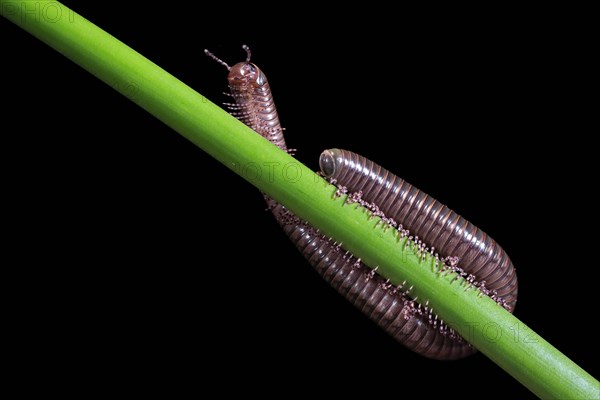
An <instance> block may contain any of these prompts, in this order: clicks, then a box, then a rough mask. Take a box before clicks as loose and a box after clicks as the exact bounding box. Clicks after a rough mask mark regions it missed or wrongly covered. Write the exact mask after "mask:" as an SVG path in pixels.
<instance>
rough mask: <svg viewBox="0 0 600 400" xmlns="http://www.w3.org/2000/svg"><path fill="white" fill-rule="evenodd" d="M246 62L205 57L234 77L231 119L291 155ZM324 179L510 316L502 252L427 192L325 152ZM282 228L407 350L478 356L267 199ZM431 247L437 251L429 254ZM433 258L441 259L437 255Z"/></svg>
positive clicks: (258, 76)
mask: <svg viewBox="0 0 600 400" xmlns="http://www.w3.org/2000/svg"><path fill="white" fill-rule="evenodd" d="M242 47H243V49H244V50H245V51H246V54H247V57H246V60H245V61H243V62H240V63H237V64H235V65H234V66H232V67H230V66H229V65H228V64H226V63H225V62H223V61H222V60H220V59H219V58H217V57H215V56H214V55H213V54H212V53H210V52H209V51H208V50H205V53H206V54H207V55H208V56H210V57H211V58H213V59H214V60H216V61H217V62H219V63H220V64H222V65H223V66H225V67H226V68H227V69H228V70H229V75H228V77H227V79H228V82H229V89H230V92H231V93H230V95H231V97H232V98H233V100H234V103H231V104H226V105H227V106H228V107H229V109H230V111H231V113H232V114H233V115H234V116H236V117H237V118H238V119H240V120H241V121H242V122H244V123H245V124H246V125H248V126H249V127H250V128H251V129H253V130H254V131H256V132H257V133H258V134H260V135H261V136H263V137H265V138H266V139H268V140H270V141H271V142H272V143H274V144H275V145H277V146H278V147H280V148H281V149H282V150H284V151H288V150H287V146H286V143H285V139H284V136H283V129H282V128H281V125H280V122H279V117H278V114H277V110H276V108H275V103H274V102H273V96H272V94H271V89H270V86H269V83H268V81H267V78H266V76H265V75H264V73H263V72H262V71H261V70H260V69H259V68H258V67H257V66H256V65H255V64H253V63H251V62H250V57H251V54H250V49H249V48H248V47H247V46H245V45H244V46H242ZM319 165H320V168H321V173H322V174H323V175H324V176H325V177H327V178H328V179H330V181H331V182H332V183H335V184H337V186H338V194H349V197H348V198H349V199H351V201H354V202H359V203H360V204H362V205H365V206H367V207H370V210H371V212H372V213H374V214H375V215H376V216H379V217H381V218H382V219H383V220H384V221H386V223H387V224H388V225H390V226H392V227H393V228H394V229H398V231H399V232H401V234H402V236H403V237H404V236H408V237H409V239H410V240H413V241H414V242H415V245H416V246H417V248H419V249H422V251H424V252H431V253H432V254H435V257H436V258H437V259H438V260H439V262H440V263H442V264H444V263H445V264H446V266H447V267H448V268H450V269H452V270H453V271H456V272H458V273H459V274H460V275H461V276H463V277H465V278H466V280H467V281H468V282H470V283H472V284H474V285H475V286H477V287H478V288H479V289H480V290H481V291H482V292H483V293H485V294H487V295H490V296H491V297H492V298H493V299H494V300H496V301H497V302H498V303H499V304H501V305H502V306H504V307H505V308H506V309H507V310H509V311H511V312H512V311H513V310H514V307H515V304H516V299H517V277H516V273H515V269H514V267H513V265H512V263H511V261H510V259H509V258H508V256H507V254H506V253H505V252H504V250H503V249H502V248H501V247H500V246H499V245H498V244H497V243H496V242H495V241H494V240H493V239H492V238H490V237H489V236H487V235H486V234H485V233H484V232H483V231H481V230H480V229H478V228H477V227H476V226H474V225H473V224H471V223H470V222H468V221H467V220H465V219H464V218H462V217H461V216H460V215H458V214H457V213H455V212H454V211H452V210H450V209H449V208H448V207H446V206H445V205H443V204H441V203H440V202H438V201H437V200H435V199H434V198H432V197H431V196H429V195H427V194H426V193H423V192H421V191H420V190H418V189H417V188H415V187H414V186H412V185H410V184H408V183H407V182H405V181H404V180H402V179H401V178H399V177H397V176H395V175H394V174H392V173H390V172H389V171H387V170H385V169H384V168H382V167H380V166H379V165H377V164H375V163H374V162H372V161H370V160H367V159H366V158H364V157H362V156H360V155H358V154H355V153H352V152H349V151H346V150H338V149H330V150H325V151H324V152H323V153H322V154H321V156H320V159H319ZM265 199H266V201H267V204H268V205H269V209H270V210H271V212H272V214H273V216H274V217H275V219H276V220H277V222H278V223H279V224H280V225H281V227H282V228H283V230H284V231H285V232H286V234H287V235H288V236H289V238H290V240H291V241H292V242H293V243H294V245H295V246H296V247H297V248H298V250H300V251H301V252H302V254H303V256H304V257H305V258H306V259H307V260H308V261H309V263H310V264H311V265H312V266H313V267H314V268H315V270H316V271H317V272H318V273H319V274H320V275H321V276H322V277H323V279H325V280H326V281H327V282H328V283H329V284H330V285H331V286H332V287H334V288H335V289H336V290H337V291H338V292H339V293H340V294H342V295H343V296H344V297H346V299H348V300H349V301H350V302H351V303H352V304H354V306H356V307H357V308H358V309H359V310H361V311H362V312H363V313H364V314H365V315H367V316H368V317H369V318H370V319H371V320H372V321H373V322H375V323H376V324H378V325H379V326H380V327H381V328H382V329H384V330H385V331H386V332H387V333H388V334H390V335H391V336H392V337H393V338H395V339H396V340H398V341H399V342H401V343H402V344H404V345H405V346H406V347H408V348H409V349H411V350H413V351H415V352H417V353H419V354H421V355H423V356H425V357H429V358H433V359H440V360H452V359H459V358H463V357H466V356H468V355H470V354H472V353H474V352H475V351H476V350H475V349H474V348H473V347H472V346H471V345H470V344H468V343H467V342H466V341H465V340H464V339H462V338H461V337H460V336H459V335H458V334H456V333H455V332H454V331H453V330H452V329H449V328H448V327H447V325H445V324H443V323H440V322H439V321H438V318H437V316H436V315H435V313H434V311H433V310H431V309H429V308H428V307H427V305H426V304H425V305H422V304H418V303H416V302H415V301H414V300H412V299H411V298H410V297H409V296H408V294H407V293H406V292H403V291H402V290H401V288H397V287H393V286H392V285H390V284H389V283H388V282H387V281H386V280H385V279H384V278H383V277H381V276H380V275H378V274H377V273H376V271H375V270H372V269H370V268H368V267H367V266H366V265H364V264H363V263H362V262H361V261H360V259H357V258H355V257H354V256H353V255H352V254H350V253H348V252H346V251H345V250H343V249H342V248H340V246H339V245H338V244H337V243H334V242H333V241H332V240H331V239H330V238H328V237H325V236H324V235H322V234H320V233H319V232H318V231H317V230H316V229H314V228H313V227H311V226H310V225H309V224H307V223H306V222H305V221H302V220H301V219H299V218H298V217H296V216H295V215H293V214H292V213H291V212H290V211H289V210H287V209H286V208H285V207H284V206H282V205H281V204H278V203H277V202H275V201H274V200H272V199H270V198H269V197H268V196H265ZM428 246H431V247H428ZM434 251H435V253H434Z"/></svg>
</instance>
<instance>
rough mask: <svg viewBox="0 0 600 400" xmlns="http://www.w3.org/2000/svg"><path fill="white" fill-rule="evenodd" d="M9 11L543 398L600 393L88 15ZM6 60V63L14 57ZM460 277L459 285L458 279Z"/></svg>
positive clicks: (55, 8)
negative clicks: (400, 289) (400, 288)
mask: <svg viewBox="0 0 600 400" xmlns="http://www.w3.org/2000/svg"><path fill="white" fill-rule="evenodd" d="M0 12H1V13H2V15H3V16H5V17H6V18H8V19H9V20H11V21H12V22H14V23H15V24H17V25H19V26H20V27H22V28H23V29H25V30H26V31H28V32H30V33H31V34H33V35H34V36H36V37H37V38H39V39H40V40H42V41H44V42H45V43H47V44H48V45H50V46H52V47H53V48H54V49H56V50H57V51H59V52H61V53H62V54H64V55H65V56H66V57H68V58H70V59H71V60H73V61H74V62H76V63H77V64H79V65H81V66H82V67H83V68H85V69H87V70H88V71H89V72H91V73H92V74H94V75H95V76H97V77H98V78H100V79H102V80H103V81H104V82H106V83H108V84H109V85H111V86H112V87H113V88H115V89H116V90H117V91H119V92H121V93H122V94H124V95H125V96H127V97H128V98H130V99H131V100H132V101H134V102H135V103H137V104H139V105H140V106H141V107H143V108H144V109H146V110H147V111H148V112H150V113H152V114H153V115H154V116H156V117H157V118H158V119H160V120H161V121H163V122H164V123H165V124H167V125H169V126H170V127H172V128H173V129H174V130H176V131H177V132H179V133H180V134H182V135H183V136H185V137H186V138H187V139H189V140H190V141H191V142H193V143H194V144H196V145H197V146H198V147H200V148H202V149H203V150H204V151H206V152H207V153H208V154H210V155H211V156H213V157H214V158H216V159H217V160H219V161H220V162H222V163H223V164H225V165H226V166H227V167H229V168H230V169H232V170H233V171H234V172H236V173H237V174H239V175H241V176H242V177H243V178H244V179H246V180H248V181H249V182H251V183H252V184H254V185H255V186H256V187H258V188H259V189H261V190H262V191H264V192H266V193H268V194H269V195H270V196H272V197H273V198H274V199H276V200H277V201H279V202H281V203H283V204H284V205H285V206H286V207H288V208H289V209H290V210H292V211H293V212H294V213H296V214H297V215H298V216H299V217H301V218H303V219H305V220H307V221H308V222H310V223H311V224H312V225H313V226H315V227H317V228H319V229H321V231H322V232H324V233H325V234H327V235H329V236H331V237H333V238H334V239H335V240H337V241H338V242H343V243H344V247H345V248H347V249H348V250H350V251H352V252H353V253H354V254H355V255H356V256H357V257H360V258H362V259H363V260H364V261H365V262H366V263H367V264H368V265H371V266H378V272H379V273H381V274H382V275H383V276H385V277H387V278H389V279H390V280H391V281H392V282H393V283H395V284H399V283H401V282H404V281H406V284H405V288H406V287H412V290H411V292H410V293H411V295H412V296H414V297H418V299H419V300H420V301H422V302H424V301H425V300H428V301H429V305H430V306H432V307H433V308H434V309H435V310H436V313H437V314H438V315H439V316H441V317H442V318H443V319H444V320H445V321H446V322H447V323H448V324H449V325H450V326H451V327H453V328H454V329H455V330H457V331H458V332H459V333H460V334H461V335H463V336H464V337H465V338H466V339H467V340H469V341H470V342H471V343H472V344H474V345H475V346H476V347H477V348H478V349H479V350H480V351H481V352H482V353H484V354H485V355H487V356H488V357H489V358H490V359H492V360H493V361H494V362H495V363H497V364H498V365H500V366H501V367H502V368H503V369H504V370H506V371H507V372H508V373H509V374H511V375H512V376H514V377H515V378H516V379H518V380H519V381H520V382H521V383H523V384H524V385H525V386H527V387H528V388H529V389H530V390H531V391H533V392H534V393H536V394H537V395H538V396H540V397H542V398H587V399H589V398H598V396H599V391H600V384H599V383H598V381H597V380H595V379H594V378H593V377H592V376H590V375H589V374H587V373H586V372H585V371H583V370H582V369H581V368H579V367H578V366H577V365H576V364H574V363H573V362H572V361H571V360H569V359H568V358H567V357H565V356H564V355H563V354H561V353H560V352H559V351H558V350H556V349H555V348H554V347H552V346H551V345H550V344H548V343H547V342H546V341H545V340H544V339H542V338H541V337H540V336H538V335H537V334H536V333H535V332H533V331H531V330H530V329H529V328H528V327H527V326H525V325H524V324H523V323H521V322H520V321H519V320H518V319H516V318H515V317H514V316H512V315H511V314H510V313H508V312H506V311H505V310H504V309H502V308H501V307H499V306H498V305H497V304H496V303H495V302H494V301H492V300H491V299H489V298H487V297H485V296H484V297H480V296H479V295H478V294H479V292H478V291H477V290H474V289H470V290H468V288H469V286H468V285H466V284H465V283H464V282H462V281H461V280H460V279H459V280H456V278H457V277H456V275H455V274H454V273H451V274H447V275H446V274H444V273H440V272H438V271H436V270H435V267H434V264H433V262H432V260H431V259H430V258H427V259H426V260H421V258H420V257H419V256H418V255H415V254H414V253H413V252H412V246H411V244H410V243H408V244H407V243H406V241H405V240H402V241H399V240H398V239H397V237H396V236H395V235H394V234H393V233H392V230H388V231H384V230H383V228H381V227H375V224H376V219H369V218H368V215H367V213H366V212H365V211H364V210H363V209H361V208H359V207H357V206H355V205H352V206H349V205H346V206H344V198H339V199H333V198H332V195H333V193H334V191H335V189H334V188H333V187H332V186H331V185H329V184H327V183H326V182H325V181H323V180H322V179H321V178H320V177H318V176H317V175H315V174H314V173H313V172H312V171H310V170H309V169H308V168H306V167H305V166H304V165H302V164H300V163H299V162H298V161H296V160H295V159H294V158H292V157H290V156H289V155H288V154H286V153H285V152H283V151H281V150H279V149H278V148H277V147H275V146H274V145H272V144H271V143H269V142H268V141H266V140H265V139H263V138H261V137H260V136H259V135H257V134H256V133H254V132H253V131H251V130H250V129H249V128H247V127H246V126H245V125H243V124H242V123H240V122H239V121H237V120H236V119H235V118H233V117H231V116H230V115H229V114H227V113H226V112H225V111H223V110H222V109H220V108H219V107H217V106H215V105H214V104H212V103H211V102H209V101H208V100H206V98H204V97H202V96H201V95H200V94H198V93H197V92H195V91H194V90H192V89H191V88H189V87H188V86H186V85H185V84H183V83H182V82H180V81H179V80H177V79H176V78H174V77H173V76H171V75H169V74H168V73H167V72H165V71H164V70H163V69H161V68H160V67H158V66H157V65H155V64H153V63H152V62H150V61H149V60H147V59H146V58H144V57H143V56H141V55H140V54H138V53H137V52H135V51H134V50H132V49H130V48H129V47H127V46H126V45H125V44H123V43H121V42H119V41H118V40H116V39H115V38H113V37H112V36H110V35H109V34H108V33H106V32H104V31H102V30H101V29H99V28H98V27H96V26H95V25H93V24H92V23H90V22H89V21H87V20H86V19H85V18H83V17H81V16H79V15H77V14H76V13H74V12H73V11H71V10H69V9H68V8H66V7H65V6H64V5H62V4H60V3H58V2H55V1H9V0H0ZM5 62H6V61H5ZM453 281H454V282H453Z"/></svg>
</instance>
